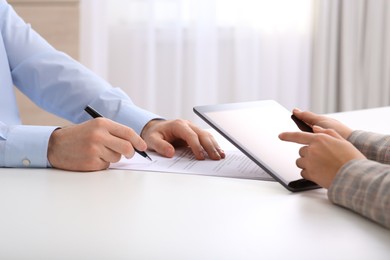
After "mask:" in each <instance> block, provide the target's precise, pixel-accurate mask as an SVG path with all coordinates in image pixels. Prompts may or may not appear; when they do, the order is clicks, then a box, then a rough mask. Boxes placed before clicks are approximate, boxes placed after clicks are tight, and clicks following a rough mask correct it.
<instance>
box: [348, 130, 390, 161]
mask: <svg viewBox="0 0 390 260" xmlns="http://www.w3.org/2000/svg"><path fill="white" fill-rule="evenodd" d="M348 141H350V142H351V143H352V144H353V145H354V146H355V147H356V148H357V149H358V150H359V151H360V152H362V153H363V154H364V155H365V156H366V157H367V158H368V159H370V160H373V161H376V162H380V163H386V164H390V135H383V134H378V133H372V132H367V131H361V130H358V131H354V132H352V134H351V136H349V138H348Z"/></svg>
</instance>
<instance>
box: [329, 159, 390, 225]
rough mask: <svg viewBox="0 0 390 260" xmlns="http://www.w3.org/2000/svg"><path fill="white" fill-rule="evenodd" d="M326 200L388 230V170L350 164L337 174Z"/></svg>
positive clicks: (365, 162)
mask: <svg viewBox="0 0 390 260" xmlns="http://www.w3.org/2000/svg"><path fill="white" fill-rule="evenodd" d="M328 197H329V200H330V201H332V202H333V203H335V204H337V205H340V206H342V207H345V208H348V209H350V210H352V211H354V212H357V213H359V214H361V215H363V216H365V217H367V218H369V219H371V220H373V221H375V222H377V223H379V224H381V225H383V226H385V227H386V228H389V229H390V166H389V165H385V164H381V163H378V162H374V161H371V160H366V159H364V160H352V161H350V162H348V163H346V164H345V165H344V166H343V167H342V168H341V169H340V170H339V172H338V173H337V175H336V177H335V179H334V180H333V183H332V185H331V186H330V188H329V190H328Z"/></svg>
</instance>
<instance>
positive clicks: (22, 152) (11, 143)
mask: <svg viewBox="0 0 390 260" xmlns="http://www.w3.org/2000/svg"><path fill="white" fill-rule="evenodd" d="M56 128H57V127H55V126H25V125H17V126H11V127H10V130H9V133H8V136H7V141H6V145H5V153H4V154H5V158H4V159H5V160H4V164H5V167H17V168H28V167H31V168H32V167H35V168H38V167H39V168H46V167H48V166H50V164H49V162H48V159H47V147H48V143H49V138H50V136H51V134H52V133H53V131H54V130H55V129H56Z"/></svg>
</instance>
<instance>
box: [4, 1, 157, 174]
mask: <svg viewBox="0 0 390 260" xmlns="http://www.w3.org/2000/svg"><path fill="white" fill-rule="evenodd" d="M0 30H1V36H0V167H47V165H48V161H47V145H48V140H49V137H50V135H51V133H52V132H53V131H54V129H55V128H56V127H55V126H53V127H51V126H27V125H22V124H21V122H20V118H19V112H18V108H17V105H16V100H15V94H14V87H13V86H14V85H15V86H16V87H17V88H18V89H20V90H21V91H22V92H23V93H24V94H25V95H27V96H28V97H29V98H30V99H31V100H32V101H33V102H35V103H36V104H37V105H38V106H40V107H42V108H44V109H45V110H46V111H49V112H51V113H53V114H56V115H58V116H60V117H63V118H66V119H68V120H70V121H72V122H74V123H80V122H83V121H86V120H89V119H90V116H89V115H88V114H87V113H85V112H84V108H85V107H86V106H87V105H91V106H92V107H94V108H95V109H96V110H98V111H99V112H100V113H101V114H102V115H103V116H105V117H107V118H110V119H112V120H114V121H117V122H119V123H122V124H125V125H127V126H129V127H131V128H133V129H134V130H135V131H136V132H137V133H138V134H140V133H141V131H142V129H143V127H144V126H145V124H146V123H147V122H149V121H150V120H152V119H154V118H159V117H158V116H157V115H155V114H153V113H151V112H148V111H146V110H143V109H141V108H139V107H137V106H136V105H135V104H134V103H133V102H132V101H131V99H130V98H129V97H128V96H127V95H126V94H125V93H124V92H123V91H121V90H120V89H119V88H113V87H112V86H111V85H110V84H108V83H107V82H106V81H104V80H103V79H101V78H100V77H98V76H97V75H96V74H94V73H93V72H91V71H90V70H88V69H87V68H85V67H84V66H82V65H81V64H80V63H78V62H76V61H75V60H73V59H72V58H70V57H69V56H67V55H66V54H64V53H62V52H59V51H57V50H55V49H54V48H53V47H52V46H50V45H49V44H48V43H47V42H46V41H45V40H44V39H43V38H42V37H40V36H39V35H38V34H37V33H36V32H35V31H34V30H33V29H31V27H30V25H28V24H26V23H25V22H24V21H23V20H22V19H21V18H20V17H19V16H18V15H17V14H16V13H15V11H14V10H13V8H12V7H11V6H10V5H9V4H8V3H7V2H6V1H5V0H0Z"/></svg>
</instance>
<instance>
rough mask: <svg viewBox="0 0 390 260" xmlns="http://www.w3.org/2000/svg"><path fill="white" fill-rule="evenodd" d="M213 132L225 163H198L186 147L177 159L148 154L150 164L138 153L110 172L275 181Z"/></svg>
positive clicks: (178, 149) (177, 153)
mask: <svg viewBox="0 0 390 260" xmlns="http://www.w3.org/2000/svg"><path fill="white" fill-rule="evenodd" d="M209 131H210V132H211V133H212V134H213V136H214V137H215V139H216V140H217V142H218V144H219V145H220V147H221V148H222V149H223V150H224V151H225V154H226V158H225V159H221V160H219V161H214V160H211V159H208V157H207V156H206V159H205V160H203V161H198V160H196V159H195V156H194V155H193V153H192V151H191V150H190V149H189V148H188V147H182V148H176V154H175V156H174V157H173V158H166V157H163V156H161V155H159V154H157V153H155V152H151V151H147V153H148V155H149V156H150V157H151V158H152V161H149V160H147V159H145V158H144V157H142V156H140V155H139V154H137V153H136V154H135V155H134V157H133V158H131V159H126V158H124V157H122V159H121V160H120V161H119V162H117V163H112V164H111V165H110V168H111V169H127V170H137V171H155V172H169V173H181V174H197V175H207V176H219V177H231V178H241V179H254V180H267V181H273V180H274V179H273V178H272V177H271V176H269V175H268V174H267V173H266V172H265V171H264V170H263V169H261V168H260V166H258V165H257V164H255V163H254V162H253V161H252V160H251V159H249V158H248V157H247V156H246V155H245V154H243V153H242V152H241V151H240V150H238V149H237V148H236V147H235V146H233V145H232V144H231V143H230V142H228V141H227V140H226V139H225V138H224V137H223V136H221V135H220V134H218V133H217V132H215V131H214V130H209Z"/></svg>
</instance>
